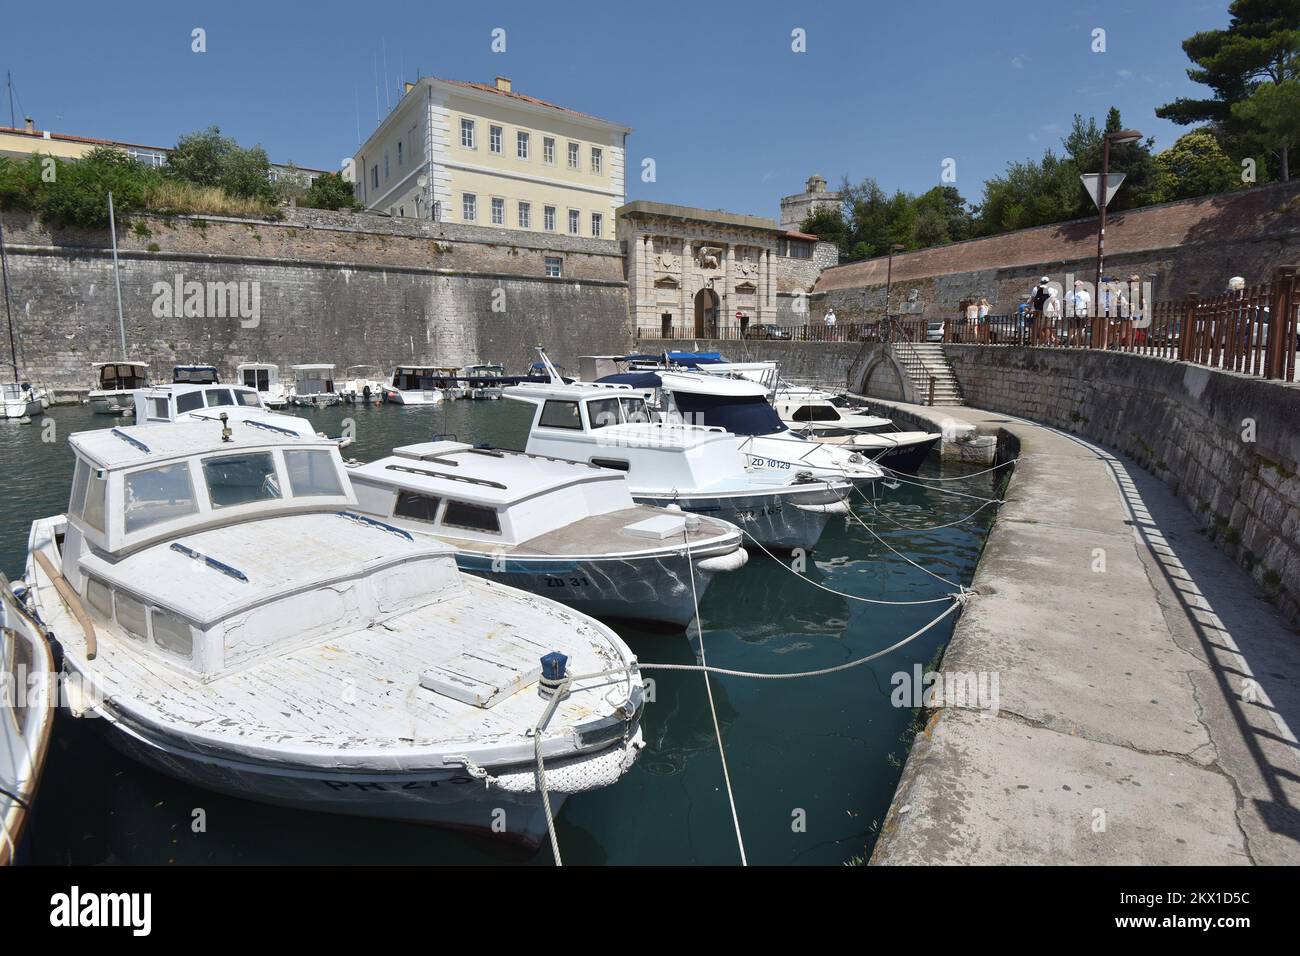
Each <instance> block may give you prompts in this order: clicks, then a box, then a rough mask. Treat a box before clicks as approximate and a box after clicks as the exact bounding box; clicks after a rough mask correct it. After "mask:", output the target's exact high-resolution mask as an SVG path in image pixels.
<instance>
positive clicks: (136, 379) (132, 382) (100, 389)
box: [86, 361, 149, 415]
mask: <svg viewBox="0 0 1300 956" xmlns="http://www.w3.org/2000/svg"><path fill="white" fill-rule="evenodd" d="M94 368H95V387H94V388H92V389H91V390H90V392H89V393H88V394H87V395H86V401H88V402H89V403H90V410H91V411H92V412H94V413H95V414H96V415H126V414H129V413H130V412H131V410H132V409H133V408H135V399H134V397H133V396H132V392H134V391H135V390H136V389H139V388H148V387H149V366H148V364H147V363H145V362H128V361H120V362H96V363H95V366H94Z"/></svg>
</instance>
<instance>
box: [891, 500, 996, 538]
mask: <svg viewBox="0 0 1300 956" xmlns="http://www.w3.org/2000/svg"><path fill="white" fill-rule="evenodd" d="M993 504H1000V502H997V501H986V502H984V504H982V505H980V506H979V507H978V508H976V509H975V510H974V511H972V512H971V513H970V514H968V515H966V516H965V517H964V518H958V519H957V520H956V521H949V522H948V523H947V524H936V525H910V524H903V523H902V522H901V521H896V520H894V518H892V517H890V516H889V515H888V514H886V513H885V512H884V511H882V510H881V509H880V507H879V506H878V505H877V506H873V510H874V511H875V513H876V514H877V515H879V516H880V517H882V518H884V519H885V520H886V521H888V522H889V523H890V524H892V525H894V526H895V528H896V530H899V531H942V530H943V529H944V528H952V527H955V526H957V525H959V524H961V523H962V522H964V521H969V520H970V519H971V518H973V517H975V516H976V515H977V514H979V513H980V512H981V511H983V510H984V509H985V508H987V507H988V506H989V505H993ZM888 533H892V532H888Z"/></svg>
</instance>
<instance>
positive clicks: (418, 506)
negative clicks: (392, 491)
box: [393, 491, 442, 521]
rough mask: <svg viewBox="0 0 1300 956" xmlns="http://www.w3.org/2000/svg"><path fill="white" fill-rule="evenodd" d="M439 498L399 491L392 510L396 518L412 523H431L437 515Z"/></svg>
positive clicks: (440, 500)
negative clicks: (395, 505) (407, 519)
mask: <svg viewBox="0 0 1300 956" xmlns="http://www.w3.org/2000/svg"><path fill="white" fill-rule="evenodd" d="M441 502H442V499H441V498H435V497H433V496H432V495H422V494H419V493H417V492H414V491H399V492H398V493H397V507H395V508H394V509H393V516H394V517H396V518H410V519H412V520H413V521H433V520H434V519H435V518H436V517H437V515H438V505H439V504H441Z"/></svg>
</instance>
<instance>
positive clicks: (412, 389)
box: [384, 365, 443, 405]
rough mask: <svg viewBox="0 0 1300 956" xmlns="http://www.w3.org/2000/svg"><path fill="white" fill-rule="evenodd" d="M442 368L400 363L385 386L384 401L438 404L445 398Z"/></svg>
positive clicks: (405, 403) (409, 403) (402, 403)
mask: <svg viewBox="0 0 1300 956" xmlns="http://www.w3.org/2000/svg"><path fill="white" fill-rule="evenodd" d="M441 376H442V370H441V369H434V368H430V367H429V366H427V365H399V366H397V368H395V369H393V377H392V380H391V381H390V382H389V383H388V385H386V386H385V387H384V401H386V402H392V403H393V404H395V405H436V404H437V403H438V402H441V401H442V400H443V394H442V386H441V385H440V384H437V382H436V381H435V377H436V378H437V381H441V380H442V379H441Z"/></svg>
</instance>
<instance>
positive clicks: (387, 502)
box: [349, 441, 747, 627]
mask: <svg viewBox="0 0 1300 956" xmlns="http://www.w3.org/2000/svg"><path fill="white" fill-rule="evenodd" d="M349 476H350V477H351V479H352V486H353V488H354V489H355V491H356V495H357V505H358V508H359V509H360V510H361V511H363V512H365V513H367V514H372V515H375V516H377V517H379V518H382V519H383V520H384V521H386V522H388V523H390V524H393V525H395V526H397V527H399V528H403V529H405V530H407V531H409V532H411V533H412V534H413V535H415V536H416V537H417V538H421V539H423V538H430V539H433V540H437V541H441V542H444V543H446V544H448V545H450V546H452V547H454V548H455V549H456V563H457V564H458V565H459V566H460V568H461V570H463V571H469V572H470V573H472V574H479V575H482V576H484V577H488V578H491V579H492V580H495V581H501V582H502V583H504V584H509V585H512V586H514V587H517V588H522V589H523V590H525V591H532V592H533V593H535V594H540V595H541V596H543V597H548V598H553V599H555V600H557V601H561V602H563V603H565V604H568V605H569V606H570V607H576V608H577V609H578V610H580V611H583V612H585V613H587V614H593V615H596V616H598V617H617V618H628V619H632V620H639V621H657V622H663V623H667V624H671V625H675V626H677V627H685V626H686V625H687V624H689V623H690V622H691V620H692V618H694V616H695V598H696V597H703V595H704V592H705V590H706V589H707V588H708V586H709V583H710V581H711V580H712V579H713V576H714V575H715V574H717V573H719V572H721V571H731V570H735V569H737V568H740V567H743V566H744V564H745V561H746V558H747V555H746V553H745V550H744V547H743V545H744V542H743V541H742V539H741V534H740V531H739V530H738V529H737V528H735V527H733V526H732V525H729V524H727V523H726V522H725V521H719V520H717V519H715V518H708V517H698V516H696V515H688V514H684V513H682V512H680V511H670V510H668V509H665V508H654V507H651V506H649V505H638V504H635V503H634V502H633V500H632V494H631V492H630V491H629V490H628V485H627V476H626V475H625V474H624V473H622V472H618V471H612V470H610V469H608V468H600V467H597V466H595V465H584V464H578V463H576V462H569V461H560V460H558V459H555V458H543V457H539V456H537V455H529V454H526V453H523V452H517V451H506V450H504V449H495V448H492V449H490V448H475V447H473V446H471V445H467V444H462V443H459V442H452V441H434V442H426V443H423V444H419V445H407V446H403V447H401V448H395V449H393V454H392V455H391V456H389V457H387V458H382V459H380V460H379V461H375V462H371V463H369V464H365V465H357V466H354V467H352V468H350V469H349ZM688 561H689V564H688ZM692 566H693V567H692ZM692 578H693V579H694V580H692Z"/></svg>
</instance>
